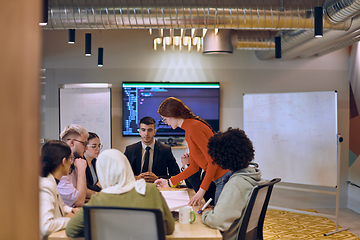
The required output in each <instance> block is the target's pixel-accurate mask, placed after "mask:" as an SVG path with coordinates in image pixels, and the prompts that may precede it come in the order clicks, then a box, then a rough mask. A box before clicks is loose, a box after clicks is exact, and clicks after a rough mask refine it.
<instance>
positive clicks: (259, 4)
mask: <svg viewBox="0 0 360 240" xmlns="http://www.w3.org/2000/svg"><path fill="white" fill-rule="evenodd" d="M359 2H360V0H352V1H350V0H348V1H345V0H342V1H341V0H337V1H334V0H331V1H330V0H326V1H325V3H324V4H323V1H321V0H320V1H317V2H316V3H315V2H314V1H312V0H295V1H294V0H281V1H279V0H267V1H260V0H222V1H218V0H216V1H200V0H188V1H180V0H97V1H94V0H56V1H54V0H49V22H48V25H47V26H46V27H45V29H53V30H56V29H203V28H206V29H219V30H221V29H234V30H240V29H241V30H242V31H239V32H238V33H235V36H233V37H232V41H233V46H234V47H235V48H237V49H252V50H253V49H257V50H264V49H267V50H268V49H273V47H274V43H273V40H272V38H269V39H268V38H266V37H263V35H264V34H266V32H269V31H272V32H273V31H275V32H277V35H279V34H281V35H282V49H283V59H284V54H285V56H286V51H288V50H293V49H294V48H295V47H298V46H301V45H303V44H304V43H305V42H309V41H313V37H312V36H313V30H312V29H313V22H314V13H313V9H314V7H316V6H318V4H320V5H322V4H323V7H324V16H325V17H324V23H323V26H324V30H325V31H327V30H331V31H330V32H343V31H346V30H348V29H349V28H350V26H351V17H352V16H354V15H357V14H358V13H359V10H360V7H359ZM245 30H251V32H252V33H251V34H252V35H254V36H255V35H258V36H260V37H245V36H243V35H242V34H243V33H244V32H246V31H245ZM255 30H256V31H255ZM289 30H291V31H289ZM333 30H343V31H333ZM264 31H265V32H264ZM341 34H342V35H344V33H341ZM271 36H272V35H271ZM272 37H273V36H272ZM234 39H237V40H236V41H235V42H234ZM308 45H309V47H311V44H308ZM204 47H205V46H204ZM256 54H257V56H258V58H259V59H270V58H273V57H274V51H273V50H271V51H257V53H256ZM295 55H298V53H295V52H293V53H291V54H289V55H288V56H287V58H293V56H295Z"/></svg>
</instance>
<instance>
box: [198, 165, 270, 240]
mask: <svg viewBox="0 0 360 240" xmlns="http://www.w3.org/2000/svg"><path fill="white" fill-rule="evenodd" d="M254 165H255V167H248V168H244V169H241V170H239V171H236V172H234V173H233V175H232V176H231V177H230V178H229V181H228V182H227V183H226V184H225V186H224V189H223V190H222V192H221V194H220V197H219V200H218V202H217V203H216V206H215V208H214V210H212V211H206V212H204V213H203V215H202V221H203V223H204V224H206V225H208V226H209V227H211V228H217V229H219V230H220V231H221V233H222V235H223V239H226V240H228V239H229V240H233V239H236V236H237V233H238V230H239V227H240V225H241V222H242V219H243V213H244V210H245V207H246V205H247V202H248V200H249V198H250V195H251V192H252V189H253V187H254V186H256V185H258V184H260V183H263V182H264V180H262V179H261V171H260V170H259V169H257V164H254Z"/></svg>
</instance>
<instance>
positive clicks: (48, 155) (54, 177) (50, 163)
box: [40, 140, 75, 239]
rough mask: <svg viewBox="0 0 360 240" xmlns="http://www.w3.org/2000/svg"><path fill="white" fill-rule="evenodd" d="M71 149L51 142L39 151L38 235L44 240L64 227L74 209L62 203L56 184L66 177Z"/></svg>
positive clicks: (63, 144) (65, 145) (57, 142)
mask: <svg viewBox="0 0 360 240" xmlns="http://www.w3.org/2000/svg"><path fill="white" fill-rule="evenodd" d="M70 155H71V149H70V147H69V145H67V144H66V143H65V142H62V141H58V140H52V141H49V142H47V143H45V145H44V146H43V147H42V149H41V162H42V174H41V175H42V176H41V177H40V235H41V239H46V238H47V236H48V235H50V234H51V233H52V232H56V231H59V230H61V229H64V228H65V227H66V224H67V223H68V222H69V220H70V218H69V217H70V216H69V215H67V214H68V213H71V212H74V210H75V209H73V208H71V207H68V206H67V205H65V204H64V202H63V201H62V199H61V197H60V195H59V190H58V188H57V184H58V183H59V181H60V179H61V177H63V176H66V175H68V173H69V169H70V165H71V160H70Z"/></svg>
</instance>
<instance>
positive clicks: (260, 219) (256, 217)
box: [237, 178, 281, 240]
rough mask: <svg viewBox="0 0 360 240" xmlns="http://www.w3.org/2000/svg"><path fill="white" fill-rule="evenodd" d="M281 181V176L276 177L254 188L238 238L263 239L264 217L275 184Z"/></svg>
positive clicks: (239, 239) (248, 239) (245, 239)
mask: <svg viewBox="0 0 360 240" xmlns="http://www.w3.org/2000/svg"><path fill="white" fill-rule="evenodd" d="M280 181H281V179H280V178H274V179H272V180H271V181H268V182H266V183H264V184H261V185H258V186H255V187H254V188H253V191H252V193H251V196H250V199H249V202H248V205H247V207H246V209H245V213H244V218H243V221H242V223H241V226H240V228H239V232H238V238H237V239H238V240H263V226H264V219H265V215H266V211H267V207H268V205H269V201H270V196H271V192H272V189H273V187H274V184H276V183H278V182H280Z"/></svg>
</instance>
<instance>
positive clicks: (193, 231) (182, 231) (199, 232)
mask: <svg viewBox="0 0 360 240" xmlns="http://www.w3.org/2000/svg"><path fill="white" fill-rule="evenodd" d="M160 190H166V191H187V192H188V194H189V197H192V196H193V195H194V190H193V189H184V188H180V189H179V188H161V189H160ZM193 210H194V212H195V213H196V219H195V221H194V222H193V223H191V224H180V223H179V221H175V231H174V233H173V234H171V235H166V239H167V240H172V239H174V240H199V239H204V240H220V239H222V235H221V233H220V231H219V230H217V229H212V228H209V227H208V226H206V225H204V224H203V223H202V220H201V215H199V214H197V211H198V210H199V206H193ZM71 239H77V240H84V238H83V237H81V238H70V237H68V236H66V234H65V230H61V231H58V232H54V233H52V234H51V235H50V236H49V238H48V240H71Z"/></svg>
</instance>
